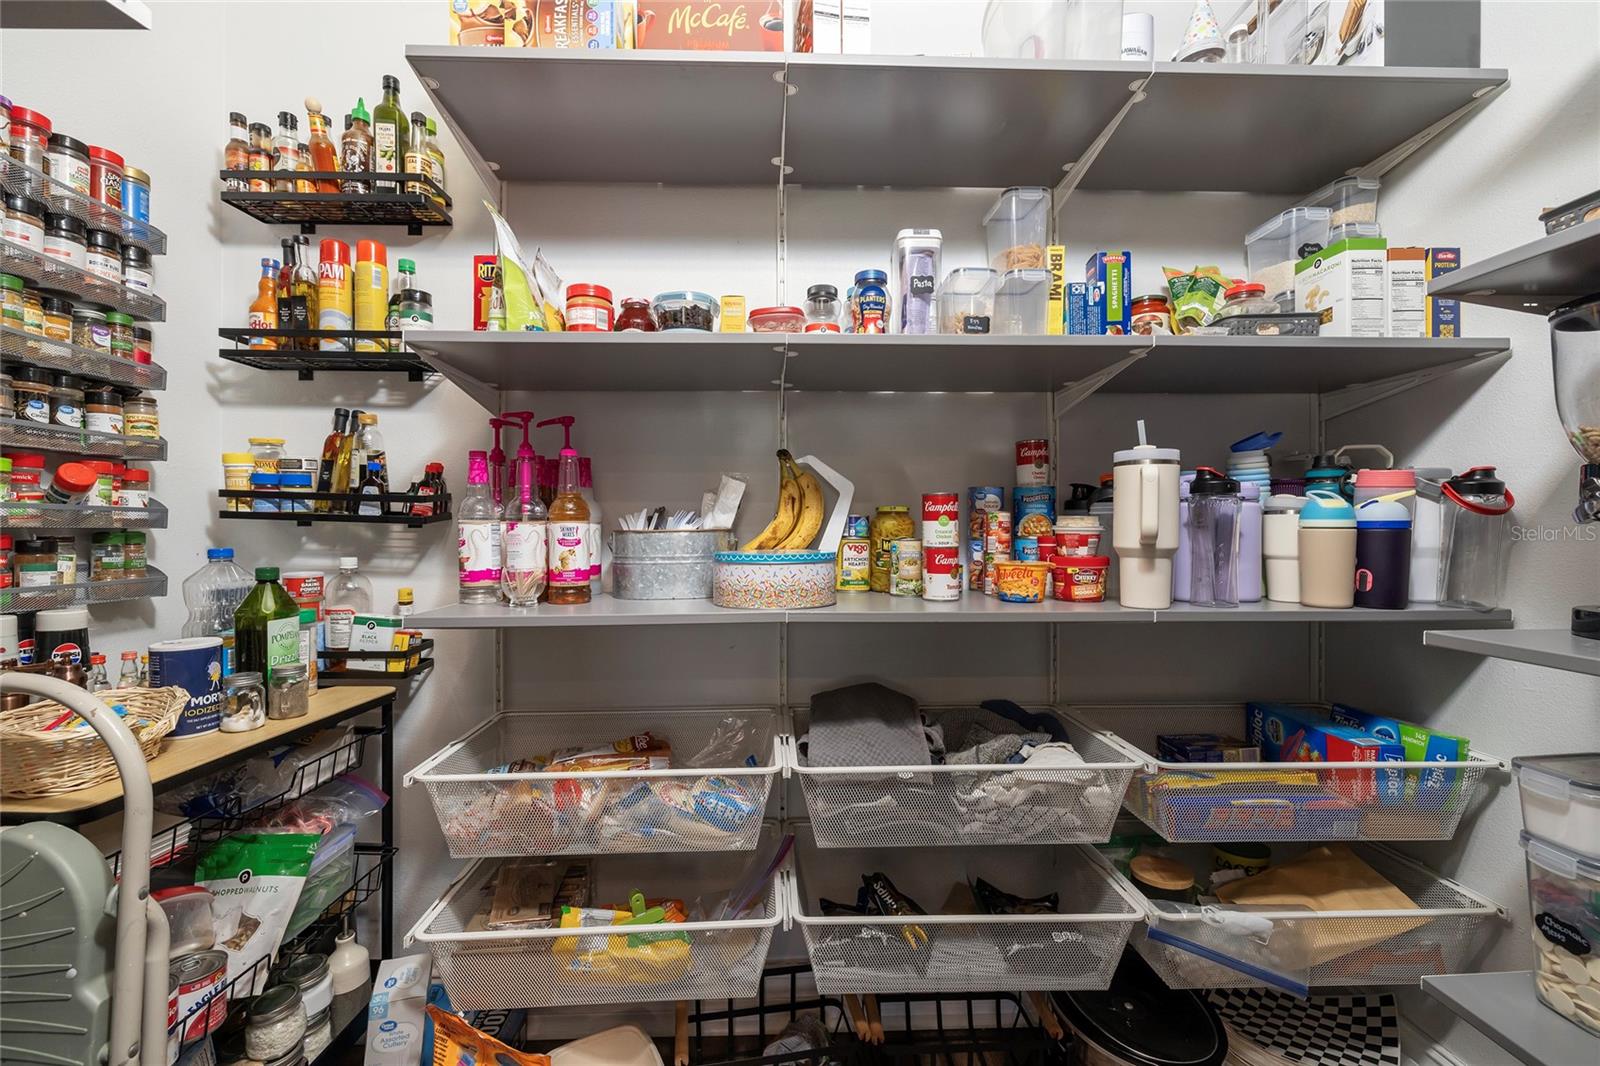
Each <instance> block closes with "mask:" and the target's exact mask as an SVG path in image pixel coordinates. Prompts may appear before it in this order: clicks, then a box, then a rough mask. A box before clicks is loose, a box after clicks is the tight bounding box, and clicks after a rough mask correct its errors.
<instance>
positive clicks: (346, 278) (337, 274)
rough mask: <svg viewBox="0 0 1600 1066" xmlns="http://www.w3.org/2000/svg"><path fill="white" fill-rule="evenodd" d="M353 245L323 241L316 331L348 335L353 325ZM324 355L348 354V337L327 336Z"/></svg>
mask: <svg viewBox="0 0 1600 1066" xmlns="http://www.w3.org/2000/svg"><path fill="white" fill-rule="evenodd" d="M350 282H351V276H350V246H349V245H348V244H346V243H344V242H343V241H336V240H331V239H330V240H325V241H323V242H322V249H321V258H320V259H319V260H318V262H317V328H318V329H326V330H338V331H339V332H340V333H348V332H349V331H350V330H351V329H352V328H353V326H354V304H355V298H354V293H353V292H352V291H351V287H350ZM318 347H320V348H321V349H322V350H323V351H325V352H348V351H349V350H350V342H349V340H348V338H345V337H324V338H323V339H322V340H321V341H320V342H319V344H318Z"/></svg>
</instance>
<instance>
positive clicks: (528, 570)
mask: <svg viewBox="0 0 1600 1066" xmlns="http://www.w3.org/2000/svg"><path fill="white" fill-rule="evenodd" d="M506 417H507V419H508V420H515V421H518V422H520V423H521V424H522V444H521V445H520V446H519V447H518V448H517V461H516V466H515V468H514V470H515V476H516V487H515V488H514V489H513V490H512V493H513V494H512V496H511V498H509V499H507V500H506V506H505V512H504V515H503V518H502V521H501V526H500V528H501V533H500V547H501V566H500V592H501V595H502V596H503V598H504V599H505V601H506V602H507V603H509V604H510V605H511V606H513V607H536V606H538V603H539V599H540V597H541V596H543V595H544V591H545V585H546V580H547V575H548V572H549V558H550V556H549V550H550V549H549V537H548V526H549V517H550V513H549V511H547V510H546V509H545V506H544V504H543V503H541V502H540V501H539V496H538V493H537V492H535V490H534V454H533V446H532V445H531V444H529V443H528V426H529V424H530V423H531V422H532V421H533V412H532V411H519V412H511V413H508V414H507V416H506Z"/></svg>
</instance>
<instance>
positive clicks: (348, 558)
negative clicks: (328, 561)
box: [339, 555, 361, 570]
mask: <svg viewBox="0 0 1600 1066" xmlns="http://www.w3.org/2000/svg"><path fill="white" fill-rule="evenodd" d="M360 562H361V560H360V559H357V558H356V557H355V556H354V555H341V556H339V569H340V570H354V569H355V568H356V566H357V565H359V564H360Z"/></svg>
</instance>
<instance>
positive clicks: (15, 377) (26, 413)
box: [11, 366, 50, 473]
mask: <svg viewBox="0 0 1600 1066" xmlns="http://www.w3.org/2000/svg"><path fill="white" fill-rule="evenodd" d="M11 391H12V394H13V396H14V397H15V398H14V400H13V401H12V402H13V406H12V411H13V412H15V414H16V416H17V417H18V418H20V419H22V420H23V421H24V422H37V423H39V424H40V425H48V424H49V422H50V372H49V371H47V370H44V369H41V368H40V367H36V366H17V367H13V368H12V371H11ZM41 465H42V464H41ZM41 473H42V471H41Z"/></svg>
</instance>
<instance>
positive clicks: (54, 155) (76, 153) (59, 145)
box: [45, 133, 89, 196]
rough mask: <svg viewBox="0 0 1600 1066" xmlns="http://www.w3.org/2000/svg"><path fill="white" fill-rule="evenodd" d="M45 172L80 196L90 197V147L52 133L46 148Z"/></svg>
mask: <svg viewBox="0 0 1600 1066" xmlns="http://www.w3.org/2000/svg"><path fill="white" fill-rule="evenodd" d="M45 170H46V171H48V172H49V174H50V177H51V179H52V180H54V181H58V182H60V183H61V184H62V185H65V186H66V187H67V188H69V189H71V190H72V191H73V192H75V193H77V194H78V195H79V196H88V195H89V146H88V145H86V144H84V143H83V142H82V141H80V140H78V139H77V138H76V137H68V136H67V135H66V134H65V133H52V134H50V139H49V141H48V143H47V144H46V146H45Z"/></svg>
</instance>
